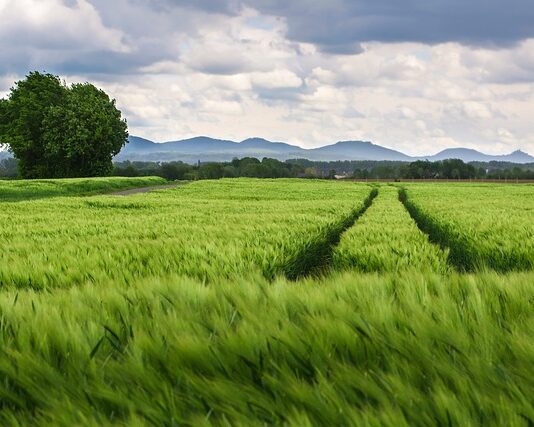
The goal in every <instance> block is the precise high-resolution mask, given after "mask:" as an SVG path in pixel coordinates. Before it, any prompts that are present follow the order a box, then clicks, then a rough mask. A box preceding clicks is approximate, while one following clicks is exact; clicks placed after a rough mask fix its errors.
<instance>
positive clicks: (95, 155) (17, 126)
mask: <svg viewBox="0 0 534 427" xmlns="http://www.w3.org/2000/svg"><path fill="white" fill-rule="evenodd" d="M127 137H128V132H127V126H126V122H125V121H124V120H122V119H121V113H120V111H118V110H117V108H116V106H115V101H114V100H110V99H109V97H108V96H107V95H106V94H105V93H104V92H103V91H101V90H99V89H97V88H95V87H94V86H93V85H91V84H89V83H86V84H75V85H72V86H71V87H67V86H66V85H65V84H63V83H62V82H61V81H60V79H59V77H57V76H53V75H50V74H41V73H37V72H34V73H30V74H29V75H28V76H27V78H26V79H25V80H22V81H19V82H18V83H17V84H16V86H15V87H14V88H13V89H11V93H10V95H9V98H8V99H7V100H2V103H1V104H0V140H1V141H2V143H3V144H6V145H8V146H9V149H10V150H11V151H12V152H13V154H14V155H15V157H16V158H17V159H18V160H19V170H20V174H21V176H22V177H23V178H66V177H90V176H104V175H109V174H110V173H111V171H112V169H113V165H112V157H113V156H114V155H116V154H117V153H118V152H119V151H120V149H121V148H122V147H123V145H124V144H125V143H126V139H127Z"/></svg>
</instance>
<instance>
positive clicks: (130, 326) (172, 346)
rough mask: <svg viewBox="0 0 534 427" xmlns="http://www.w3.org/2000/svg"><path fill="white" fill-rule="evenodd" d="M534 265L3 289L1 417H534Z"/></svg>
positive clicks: (175, 420)
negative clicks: (469, 271) (470, 271)
mask: <svg viewBox="0 0 534 427" xmlns="http://www.w3.org/2000/svg"><path fill="white" fill-rule="evenodd" d="M533 298H534V277H533V275H532V273H529V274H526V273H525V274H511V275H507V276H499V275H497V274H479V275H467V276H461V275H456V274H453V275H451V276H443V275H439V274H427V273H425V274H421V273H414V272H411V273H409V274H407V273H392V274H385V275H376V274H371V275H354V274H352V273H350V274H349V273H347V274H343V275H336V276H333V277H329V278H324V279H322V280H319V281H316V280H311V279H310V280H306V281H304V282H297V283H295V282H287V281H285V280H279V281H276V282H274V283H270V282H269V281H267V280H266V279H264V278H263V277H261V276H259V277H256V278H249V279H245V278H241V279H236V280H231V281H220V282H218V283H214V285H213V286H206V285H205V284H204V283H202V282H199V281H196V280H193V279H185V278H179V277H176V278H166V279H163V278H161V277H158V278H154V279H148V280H143V281H140V282H137V283H135V284H130V285H129V286H123V285H120V284H118V283H109V284H106V285H105V286H98V287H95V286H87V287H79V288H73V289H70V290H57V291H56V292H54V293H53V294H50V293H36V292H20V293H17V292H14V291H5V292H3V293H2V294H0V312H1V321H0V348H1V349H2V350H1V352H0V396H1V399H0V405H1V411H0V423H1V424H2V425H5V426H8V425H57V426H71V425H95V426H96V425H99V426H100V425H139V426H140V425H169V426H170V425H243V426H245V425H246V426H250V425H253V426H254V425H265V424H275V425H295V426H303V425H305V426H308V425H381V426H395V427H396V426H399V425H401V426H405V425H414V426H427V425H517V426H528V425H532V423H534V408H533V404H532V390H533V389H534V379H533V378H532V375H531V373H532V362H533V360H534V346H533V345H532V339H531V337H532V336H533V334H534V317H533V310H532V304H531V302H532V299H533Z"/></svg>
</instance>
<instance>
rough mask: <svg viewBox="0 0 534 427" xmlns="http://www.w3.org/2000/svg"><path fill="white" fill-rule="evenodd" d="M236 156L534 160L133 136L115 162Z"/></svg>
mask: <svg viewBox="0 0 534 427" xmlns="http://www.w3.org/2000/svg"><path fill="white" fill-rule="evenodd" d="M235 157H238V158H242V157H257V158H260V159H261V158H263V157H271V158H275V159H278V160H288V159H295V158H304V159H308V160H316V161H336V160H376V161H379V160H390V161H405V162H412V161H415V160H429V161H438V160H445V159H461V160H463V161H465V162H473V161H478V162H490V161H500V162H512V163H532V162H534V157H532V156H530V155H529V154H527V153H525V152H522V151H519V150H518V151H514V152H513V153H510V154H507V155H497V156H496V155H488V154H484V153H481V152H479V151H476V150H473V149H468V148H451V149H446V150H443V151H441V152H439V153H437V154H435V155H431V156H421V157H411V156H408V155H406V154H404V153H401V152H400V151H396V150H392V149H390V148H386V147H382V146H380V145H376V144H373V143H371V142H366V141H340V142H337V143H335V144H332V145H327V146H324V147H319V148H314V149H305V148H302V147H298V146H296V145H291V144H287V143H283V142H271V141H268V140H266V139H263V138H249V139H245V140H244V141H241V142H235V141H229V140H223V139H215V138H209V137H206V136H199V137H195V138H190V139H184V140H179V141H169V142H163V143H155V142H153V141H149V140H147V139H144V138H139V137H136V136H131V137H130V142H129V144H127V145H126V146H125V147H124V149H123V150H122V151H121V152H120V154H119V155H118V156H117V157H116V158H115V160H117V161H123V160H133V161H135V160H139V161H177V160H181V161H183V162H187V163H196V162H197V161H201V162H210V161H213V162H216V161H230V160H232V159H233V158H235Z"/></svg>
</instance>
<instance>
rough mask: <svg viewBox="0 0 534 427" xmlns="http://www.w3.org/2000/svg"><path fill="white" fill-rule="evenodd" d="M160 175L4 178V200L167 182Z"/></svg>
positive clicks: (0, 199) (1, 191)
mask: <svg viewBox="0 0 534 427" xmlns="http://www.w3.org/2000/svg"><path fill="white" fill-rule="evenodd" d="M166 182H167V181H166V180H164V179H163V178H159V177H142V178H119V177H114V178H74V179H38V180H25V181H2V180H0V202H15V201H24V200H32V199H42V198H45V197H58V196H80V195H84V196H88V195H94V194H98V193H109V192H112V191H120V190H127V189H129V188H137V187H150V186H153V185H161V184H165V183H166Z"/></svg>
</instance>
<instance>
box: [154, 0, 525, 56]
mask: <svg viewBox="0 0 534 427" xmlns="http://www.w3.org/2000/svg"><path fill="white" fill-rule="evenodd" d="M148 3H149V4H150V6H151V7H153V8H156V9H161V8H165V9H167V10H170V9H172V8H173V7H180V8H183V7H188V8H194V9H198V10H204V11H206V12H216V13H226V14H230V15H231V14H235V13H236V11H237V10H238V9H239V6H241V7H245V6H248V7H251V8H254V9H257V10H258V11H260V12H262V13H267V14H271V15H276V16H279V17H283V18H285V19H286V20H287V23H288V36H289V37H290V38H291V39H293V40H296V41H300V42H309V43H313V44H316V45H318V46H319V47H320V48H321V49H323V50H324V51H328V52H331V53H358V52H359V51H360V49H361V48H360V47H359V44H360V43H364V42H369V41H379V42H386V43H391V42H420V43H425V44H437V43H443V42H459V43H462V44H467V45H482V46H486V47H487V46H494V47H499V46H507V45H510V44H514V43H516V42H518V41H520V40H524V39H527V38H529V37H533V36H534V7H533V5H532V1H531V0H508V1H506V2H505V1H502V0H469V1H465V0H408V1H399V0H335V1H332V0H291V1H287V0H241V1H240V2H238V1H237V0H202V1H195V2H189V1H186V0H151V1H149V2H148Z"/></svg>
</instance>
